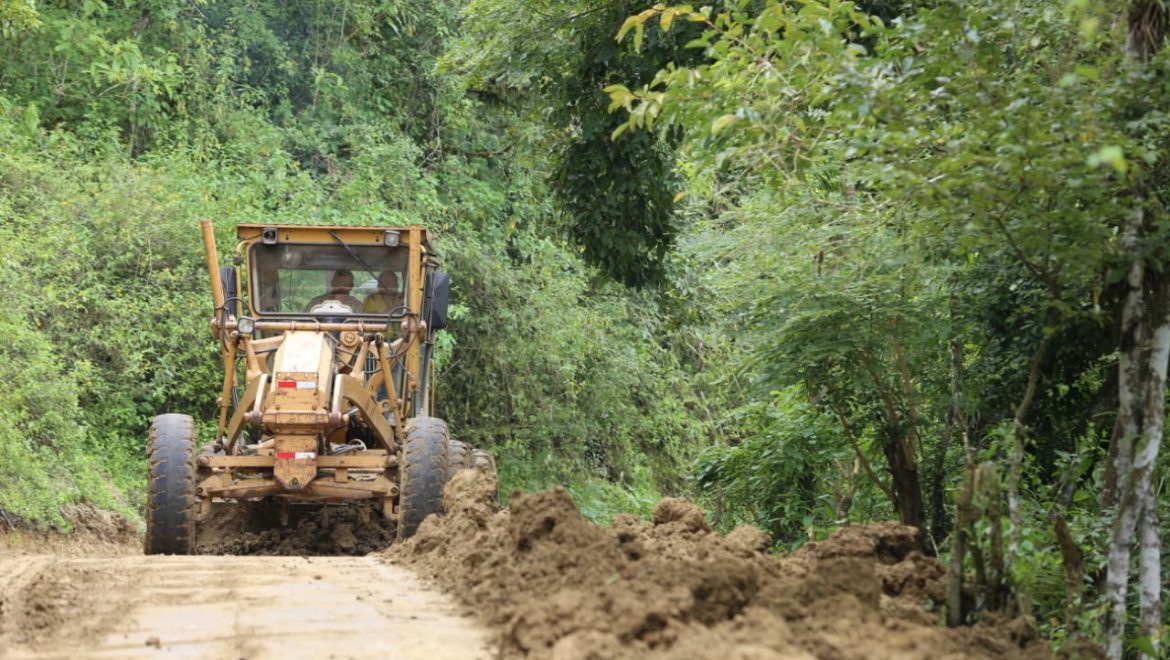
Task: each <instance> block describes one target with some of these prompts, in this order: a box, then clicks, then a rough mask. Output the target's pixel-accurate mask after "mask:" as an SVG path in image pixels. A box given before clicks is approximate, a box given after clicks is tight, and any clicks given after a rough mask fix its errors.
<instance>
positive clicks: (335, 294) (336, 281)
mask: <svg viewBox="0 0 1170 660" xmlns="http://www.w3.org/2000/svg"><path fill="white" fill-rule="evenodd" d="M352 289H353V273H352V272H350V271H348V270H344V269H341V270H336V271H333V273H332V274H331V275H330V276H329V284H328V291H327V292H326V293H323V294H321V295H319V296H317V297H316V298H313V299H312V300H310V301H309V304H308V306H307V307H306V309H307V310H309V311H312V309H313V308H314V307H316V306H317V305H320V304H321V303H323V302H325V301H326V300H336V301H337V302H339V303H341V304H342V305H345V306H346V307H349V308H350V310H351V311H355V312H356V311H357V310H359V309H361V308H362V303H361V301H360V300H358V299H357V298H355V297H353V296H352V295H350V293H349V292H350V291H351V290H352Z"/></svg>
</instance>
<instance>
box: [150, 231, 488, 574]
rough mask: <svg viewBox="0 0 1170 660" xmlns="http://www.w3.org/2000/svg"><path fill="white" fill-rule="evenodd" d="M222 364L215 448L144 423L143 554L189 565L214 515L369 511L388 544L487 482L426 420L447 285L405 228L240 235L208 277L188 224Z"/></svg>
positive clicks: (209, 244) (191, 431)
mask: <svg viewBox="0 0 1170 660" xmlns="http://www.w3.org/2000/svg"><path fill="white" fill-rule="evenodd" d="M202 228H203V242H204V247H205V249H206V252H207V269H208V274H209V276H210V278H211V290H212V295H213V297H214V300H215V314H214V317H213V318H212V320H211V334H212V335H213V337H214V338H215V339H216V340H217V341H218V342H219V346H220V349H221V353H222V358H223V372H224V378H223V387H222V390H221V393H220V400H219V416H218V423H217V430H216V435H215V439H214V440H213V441H212V442H210V443H208V444H206V445H204V446H203V447H202V449H199V448H198V442H197V437H196V436H197V434H196V427H195V422H194V420H193V419H192V418H191V417H190V416H187V415H179V414H165V415H159V416H157V417H155V418H154V421H153V423H152V424H151V427H150V438H149V444H148V448H147V452H148V456H149V464H150V468H149V469H150V475H149V479H150V483H149V501H148V503H147V516H146V543H145V545H146V552H147V554H160V553H165V554H189V553H191V552H193V551H194V545H195V524H196V521H197V520H200V519H203V518H206V517H207V516H208V515H209V514H210V512H211V508H212V506H213V504H214V503H216V502H224V501H233V500H234V501H258V500H265V501H273V500H275V501H283V502H284V503H285V504H288V503H316V504H338V503H343V502H346V501H349V500H373V501H374V503H375V506H380V508H381V511H382V513H383V515H384V516H385V517H386V518H387V519H389V520H391V521H393V522H394V524H395V526H396V530H397V531H396V533H397V536H398V538H400V539H403V538H407V537H409V536H411V535H412V534H413V533H414V532H415V531H416V530H417V529H418V526H419V524H420V523H421V522H422V521H423V519H424V518H425V517H426V516H428V515H430V514H432V513H438V512H441V510H442V491H443V486H444V484H445V483H446V481H447V479H448V478H449V477H450V476H451V475H452V474H453V473H454V472H455V471H457V470H459V469H463V468H477V469H480V470H483V471H487V472H490V473H491V474H493V475H494V473H495V462H494V460H493V458H492V457H491V455H490V454H488V453H487V452H484V451H481V450H477V449H472V448H470V447H468V446H466V445H464V444H463V443H461V442H459V441H457V440H452V439H451V438H450V435H449V433H448V429H447V424H446V423H445V422H444V421H443V420H442V419H439V418H438V417H435V416H434V415H433V412H432V411H433V410H434V392H435V388H434V361H433V351H434V338H435V333H436V332H438V331H439V330H442V329H443V328H444V327H446V325H447V306H448V301H449V293H450V278H449V277H448V276H447V274H446V273H444V272H442V271H441V270H439V268H438V266H439V264H438V258H437V254H436V253H435V250H434V249H433V247H432V244H431V240H430V237H429V236H428V234H427V231H426V229H425V228H423V227H420V226H409V227H397V228H385V227H322V226H305V225H253V224H249V225H240V226H239V227H238V228H237V236H238V243H237V245H236V255H235V259H234V265H232V266H221V264H220V261H219V257H218V255H217V252H216V246H215V237H214V234H213V231H212V226H211V223H210V222H209V221H204V222H203V226H202Z"/></svg>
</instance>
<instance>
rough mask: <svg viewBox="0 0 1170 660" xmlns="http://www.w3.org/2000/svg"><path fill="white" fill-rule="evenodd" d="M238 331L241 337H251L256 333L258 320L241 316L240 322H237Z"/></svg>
mask: <svg viewBox="0 0 1170 660" xmlns="http://www.w3.org/2000/svg"><path fill="white" fill-rule="evenodd" d="M236 331H237V332H239V333H240V334H241V335H250V334H252V333H253V332H255V331H256V319H254V318H252V317H250V316H241V317H240V320H238V321H236Z"/></svg>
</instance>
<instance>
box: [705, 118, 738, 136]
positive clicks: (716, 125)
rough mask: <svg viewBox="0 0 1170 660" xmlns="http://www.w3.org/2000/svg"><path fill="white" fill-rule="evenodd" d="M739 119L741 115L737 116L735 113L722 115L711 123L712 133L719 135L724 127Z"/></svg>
mask: <svg viewBox="0 0 1170 660" xmlns="http://www.w3.org/2000/svg"><path fill="white" fill-rule="evenodd" d="M738 120H739V117H736V116H735V115H722V116H720V117H719V118H717V119H716V120H715V121H714V122H712V123H711V134H712V135H719V133H720V132H722V131H723V129H725V128H727V127H728V126H730V125H731V124H732V123H734V122H736V121H738Z"/></svg>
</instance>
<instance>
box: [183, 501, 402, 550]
mask: <svg viewBox="0 0 1170 660" xmlns="http://www.w3.org/2000/svg"><path fill="white" fill-rule="evenodd" d="M284 515H286V516H287V519H286V520H285V521H282V520H281V518H282V512H281V505H280V503H273V502H239V503H221V504H216V505H215V506H214V507H213V508H212V510H211V516H210V517H209V518H208V519H207V520H206V521H204V522H202V523H200V524H199V525H198V527H197V530H196V539H195V552H196V553H197V554H204V555H282V556H305V555H365V554H369V553H371V552H375V551H378V550H382V549H384V548H386V546H388V545H390V543H391V541H393V540H394V525H393V524H392V523H390V522H388V521H386V520H385V518H383V517H382V515H381V513H379V512H378V511H376V510H375V509H374V508H373V507H372V506H371V505H369V504H368V503H364V502H354V503H352V504H349V505H345V506H306V505H289V506H288V508H287V512H286V514H284ZM285 522H287V524H285Z"/></svg>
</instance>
